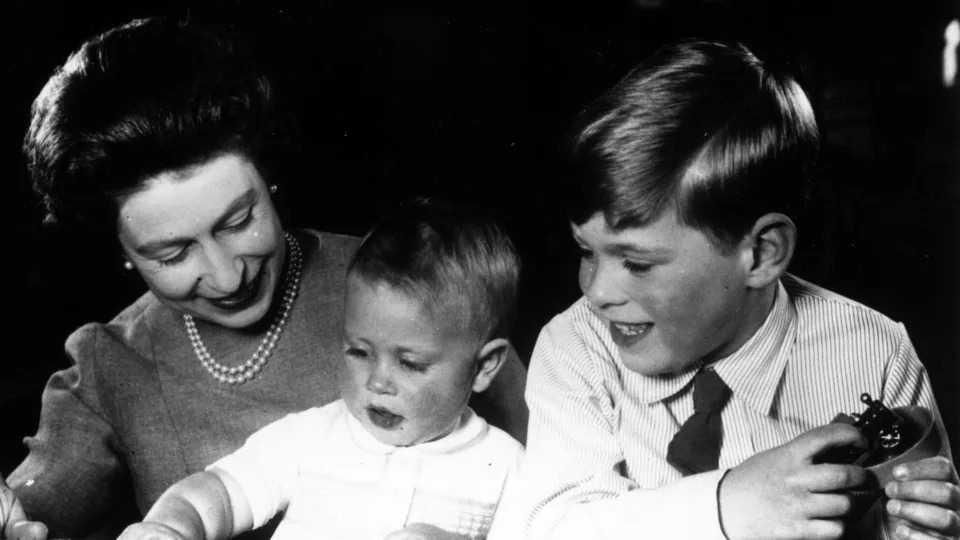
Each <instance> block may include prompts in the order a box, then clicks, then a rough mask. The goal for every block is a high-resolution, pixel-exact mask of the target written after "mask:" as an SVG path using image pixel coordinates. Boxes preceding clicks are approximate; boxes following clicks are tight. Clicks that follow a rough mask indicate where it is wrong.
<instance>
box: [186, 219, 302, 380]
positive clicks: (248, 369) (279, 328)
mask: <svg viewBox="0 0 960 540" xmlns="http://www.w3.org/2000/svg"><path fill="white" fill-rule="evenodd" d="M283 235H284V237H285V238H286V239H287V243H288V244H289V246H290V251H289V253H290V259H289V263H288V266H287V282H286V289H285V290H284V292H283V303H282V304H281V305H280V310H279V311H278V312H277V316H276V318H275V319H274V320H273V324H271V325H270V328H269V329H268V330H267V335H265V336H264V337H263V341H262V342H261V343H260V346H259V347H257V351H256V352H255V353H253V356H252V357H251V358H250V359H249V360H247V361H246V362H244V363H243V364H240V365H239V366H225V365H223V364H221V363H219V362H217V361H216V360H215V359H214V358H213V356H211V355H210V352H209V351H207V347H206V345H204V344H203V340H202V339H200V332H198V331H197V325H196V323H195V322H194V320H193V316H191V315H187V314H184V315H183V322H184V324H185V325H186V327H187V336H189V337H190V343H191V344H192V345H193V352H194V353H195V354H196V355H197V358H198V359H199V360H200V363H201V364H203V367H204V368H206V370H207V372H209V373H210V374H211V375H213V376H214V378H216V379H217V380H218V381H220V382H222V383H227V384H243V383H245V382H247V381H249V380H250V379H252V378H253V376H254V375H256V374H257V373H259V372H260V370H261V369H263V366H264V365H265V364H266V363H267V358H268V357H269V356H270V353H271V352H273V349H274V347H276V346H277V342H278V341H280V333H281V332H283V327H284V325H286V324H287V319H288V318H289V317H290V311H291V310H292V309H293V302H294V300H296V298H297V293H298V292H299V290H300V269H301V265H302V262H303V260H302V258H301V256H300V244H298V243H297V239H296V238H294V237H293V235H291V234H290V233H287V232H284V233H283Z"/></svg>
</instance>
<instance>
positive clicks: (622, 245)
mask: <svg viewBox="0 0 960 540" xmlns="http://www.w3.org/2000/svg"><path fill="white" fill-rule="evenodd" d="M605 247H606V248H607V250H609V251H610V252H612V253H616V254H618V255H622V254H624V253H642V254H649V255H666V254H668V253H673V251H672V250H670V249H666V248H644V247H640V246H638V245H636V244H630V243H627V242H618V243H614V244H609V245H607V246H605Z"/></svg>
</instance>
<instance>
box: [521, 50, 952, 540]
mask: <svg viewBox="0 0 960 540" xmlns="http://www.w3.org/2000/svg"><path fill="white" fill-rule="evenodd" d="M817 147H818V135H817V128H816V124H815V121H814V116H813V112H812V110H811V107H810V103H809V101H808V100H807V98H806V96H805V95H804V93H803V91H802V90H801V89H800V87H799V86H798V85H797V83H796V82H794V81H793V80H791V79H789V78H787V77H783V76H780V75H777V74H774V73H771V72H769V71H768V70H767V69H766V68H765V67H764V66H763V64H762V63H761V62H760V61H759V60H757V58H756V57H754V56H753V55H752V54H751V53H750V52H749V51H747V50H746V49H744V48H742V47H735V46H726V45H722V44H716V43H704V42H685V43H681V44H677V45H672V46H668V47H665V48H663V49H661V50H660V51H659V52H658V53H656V54H655V55H653V56H652V57H651V58H650V59H649V60H648V61H646V62H645V63H643V64H641V65H640V66H639V67H638V68H637V69H635V70H634V71H632V72H631V73H630V74H629V75H628V76H627V77H626V78H625V79H624V80H623V81H622V82H620V83H619V84H618V85H617V86H615V87H614V88H613V89H612V90H610V91H609V92H608V93H607V94H606V95H605V96H603V97H602V98H600V99H599V100H598V101H597V102H595V103H594V104H593V105H592V106H591V107H588V108H587V110H586V111H585V112H584V117H583V123H582V125H581V127H580V129H579V130H578V132H577V134H576V136H575V137H574V146H573V149H572V154H571V156H572V160H571V163H570V167H569V171H570V176H571V182H570V185H571V186H572V190H571V192H569V193H568V196H567V197H566V200H567V201H569V204H570V207H569V208H568V211H569V217H570V220H571V228H572V232H573V236H574V238H575V240H576V241H577V242H578V243H579V245H580V246H581V248H582V249H583V256H582V260H581V264H580V276H579V280H580V286H581V289H582V291H583V293H584V297H583V298H582V299H580V300H579V301H577V302H576V303H574V304H573V306H571V307H570V308H569V309H567V310H566V311H565V312H563V313H561V314H560V315H558V316H557V317H556V318H554V319H553V320H552V321H551V322H550V323H549V324H548V325H547V326H546V327H545V328H544V330H543V331H542V333H541V335H540V337H539V340H538V342H537V345H536V347H535V349H534V353H533V357H532V360H531V365H530V375H529V379H528V385H527V402H528V405H529V407H530V427H529V431H528V438H527V454H526V458H525V460H524V463H525V464H524V466H523V472H522V473H521V476H522V477H524V479H525V482H524V484H525V485H526V487H527V489H528V490H529V496H530V498H531V500H530V501H529V507H528V508H527V515H528V520H527V526H528V533H529V536H530V537H531V538H535V539H542V538H549V539H551V540H554V539H562V538H571V539H577V540H585V539H591V538H658V539H663V538H685V539H687V538H698V539H701V540H703V539H711V538H716V539H718V540H722V539H724V538H728V539H729V540H740V539H747V538H837V537H838V536H840V535H841V534H843V532H844V529H845V527H852V524H853V523H854V518H853V517H852V512H853V509H852V506H853V504H852V503H853V502H854V500H853V498H852V496H851V493H850V492H849V491H847V490H848V489H849V488H856V487H858V486H861V485H862V484H863V483H864V482H865V481H866V480H867V474H866V472H865V469H863V468H861V467H854V466H852V465H841V464H818V463H817V459H818V456H819V455H820V454H821V452H822V451H825V450H827V449H830V448H833V447H843V446H848V445H857V444H861V445H862V444H863V443H864V441H862V440H861V437H860V435H859V434H858V432H857V430H856V429H854V428H853V427H852V426H849V425H841V424H833V425H828V424H829V423H830V422H831V420H832V419H833V418H834V417H835V415H837V414H838V413H840V412H847V413H849V412H859V411H861V410H863V404H862V403H860V401H859V399H860V395H861V394H862V393H864V392H868V393H870V394H871V395H872V396H874V397H875V398H879V399H881V400H882V401H883V403H885V404H886V405H887V406H889V407H891V408H893V407H898V406H905V405H921V406H924V407H926V408H928V409H930V410H931V411H932V412H933V415H934V417H935V422H936V428H937V429H938V430H939V431H940V434H941V439H942V441H943V445H942V448H941V449H940V454H941V457H933V458H929V459H923V460H918V461H916V462H912V463H907V464H905V466H903V467H901V468H899V470H898V471H897V472H896V473H895V474H896V480H897V481H894V482H891V483H890V484H889V485H887V486H885V488H886V495H887V496H888V497H889V502H888V503H887V504H886V506H885V509H886V511H887V513H888V514H889V516H888V517H889V518H890V523H889V526H887V525H884V526H881V525H880V524H879V523H877V522H875V521H872V522H869V524H868V525H867V526H868V528H869V531H868V534H869V535H870V536H873V535H874V534H878V535H879V534H880V533H881V532H883V531H881V529H883V528H887V529H888V532H891V533H892V532H893V531H894V530H895V532H896V534H898V535H900V537H901V538H907V537H908V534H910V531H914V532H919V531H924V530H926V531H929V532H932V533H938V534H942V535H943V536H947V537H955V535H956V534H957V532H958V527H960V525H958V523H960V522H958V516H957V512H958V505H960V491H958V488H957V474H956V470H955V469H954V466H953V464H952V463H951V461H950V460H949V457H950V449H949V447H948V445H947V438H946V435H945V434H944V433H943V432H942V430H943V426H942V422H941V421H940V418H939V414H938V412H937V408H936V404H935V402H934V399H933V396H932V394H931V390H930V384H929V380H928V378H927V375H926V372H925V370H924V368H923V366H922V365H921V364H920V362H919V361H918V360H917V357H916V353H915V352H914V349H913V346H912V345H911V343H910V341H909V339H908V338H907V334H906V331H905V329H904V327H903V326H902V325H900V324H897V323H894V322H892V321H890V320H889V319H887V318H886V317H884V316H883V315H881V314H879V313H876V312H874V311H872V310H870V309H869V308H867V307H864V306H862V305H860V304H857V303H855V302H852V301H850V300H848V299H845V298H843V297H840V296H838V295H836V294H833V293H831V292H829V291H826V290H823V289H821V288H819V287H816V286H814V285H812V284H809V283H806V282H804V281H802V280H800V279H797V278H795V277H793V276H790V275H789V274H786V273H785V272H786V269H787V266H788V264H789V263H790V259H791V257H792V255H793V250H794V246H795V243H796V234H797V232H796V227H795V225H794V222H793V221H792V219H791V216H795V214H796V212H797V210H798V209H799V208H800V207H801V205H802V204H803V201H804V199H805V184H806V181H807V178H808V174H809V172H810V171H811V170H812V168H813V162H814V159H815V156H816V153H817ZM698 430H699V431H698ZM685 443H686V444H685ZM681 471H683V472H681ZM848 516H849V517H848ZM890 529H892V530H890ZM847 532H850V531H849V530H848V531H847ZM909 537H910V538H913V536H909ZM937 537H938V538H940V537H941V536H937Z"/></svg>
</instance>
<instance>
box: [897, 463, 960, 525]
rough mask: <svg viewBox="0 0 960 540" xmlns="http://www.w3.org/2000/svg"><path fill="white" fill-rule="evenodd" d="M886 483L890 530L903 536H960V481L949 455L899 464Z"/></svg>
mask: <svg viewBox="0 0 960 540" xmlns="http://www.w3.org/2000/svg"><path fill="white" fill-rule="evenodd" d="M893 477H894V480H893V481H892V482H890V483H888V484H887V485H886V487H885V488H884V492H885V494H886V495H887V497H889V499H890V500H889V501H887V504H886V507H885V509H886V514H887V517H888V524H889V526H890V530H892V531H893V533H894V534H895V535H896V537H897V538H899V539H901V540H909V539H915V538H923V539H926V538H935V539H939V538H957V537H958V536H960V487H958V484H960V481H958V478H957V469H956V467H955V466H954V465H953V463H951V462H950V460H948V459H947V458H945V457H943V456H937V457H932V458H927V459H921V460H918V461H912V462H910V463H904V464H901V465H898V466H897V467H896V468H895V469H894V471H893Z"/></svg>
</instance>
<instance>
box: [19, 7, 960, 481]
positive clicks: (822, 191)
mask: <svg viewBox="0 0 960 540" xmlns="http://www.w3.org/2000/svg"><path fill="white" fill-rule="evenodd" d="M133 4H135V3H133V2H127V3H119V2H118V3H116V4H113V3H106V4H103V3H102V4H99V5H98V4H96V3H93V2H68V1H60V0H58V1H53V2H32V3H29V4H28V3H25V2H21V3H14V4H13V6H12V7H10V6H8V7H7V8H6V9H5V12H4V19H5V22H6V24H5V25H4V27H5V28H4V31H3V34H4V35H3V38H2V39H4V40H5V41H9V43H3V47H2V48H0V50H2V51H3V55H4V59H3V64H2V65H4V66H5V68H6V69H5V70H4V71H5V76H4V77H3V83H2V84H3V86H4V88H5V89H6V92H5V95H6V96H7V101H8V103H7V106H6V108H5V109H6V112H5V114H4V121H3V123H2V127H0V133H2V140H0V167H2V169H0V171H2V177H3V179H4V181H6V182H7V183H8V187H9V189H8V191H7V194H6V196H5V199H4V200H5V201H8V202H7V204H5V205H3V208H4V210H5V211H4V212H3V213H2V215H3V216H4V218H5V223H4V231H5V232H4V233H3V235H2V237H3V238H4V239H5V243H4V247H3V249H4V251H3V256H2V260H3V267H4V269H5V272H7V274H6V279H5V280H4V281H5V284H6V290H7V292H8V297H9V298H10V299H9V300H8V301H7V302H6V307H7V317H6V319H7V321H8V323H7V332H8V338H7V340H6V342H7V347H6V354H5V355H3V357H2V360H0V362H2V363H0V418H2V421H3V428H2V429H0V473H8V472H9V471H10V470H11V469H12V468H13V467H14V466H15V464H16V463H18V462H19V460H20V459H21V458H22V457H23V455H24V452H23V447H22V446H21V445H20V440H21V439H22V437H23V436H25V435H29V434H32V433H33V432H34V430H35V428H36V424H37V416H38V412H39V402H40V392H41V390H42V388H43V384H44V382H45V380H46V378H47V377H48V376H49V374H50V373H51V372H52V371H53V370H55V369H59V368H63V367H65V366H66V365H67V361H66V358H65V357H64V356H63V353H62V348H63V341H64V339H65V338H66V336H67V335H68V333H69V332H70V331H72V330H73V329H75V328H76V327H78V326H79V325H80V324H82V323H83V322H85V321H89V320H101V321H105V320H108V319H110V318H111V317H112V316H113V315H114V314H115V313H116V312H118V311H119V310H120V309H121V308H122V307H124V306H125V305H126V304H127V303H129V302H130V301H131V300H132V299H133V298H135V297H136V296H138V295H139V294H140V293H141V292H142V291H143V285H142V283H141V282H140V281H139V279H138V278H136V277H134V276H130V275H127V274H126V273H125V272H124V271H123V270H122V267H121V260H120V259H119V257H116V258H109V257H107V258H105V257H103V256H102V254H101V252H100V250H97V249H95V248H94V247H93V246H95V245H97V244H99V243H102V242H103V241H104V239H100V238H77V237H71V236H70V235H69V234H54V233H52V232H50V231H48V230H45V229H44V228H43V227H41V225H40V221H41V217H42V216H41V213H40V211H39V207H38V204H37V201H36V199H35V198H34V197H33V196H32V194H31V192H30V187H29V183H28V182H27V180H26V178H25V174H24V165H23V160H22V157H21V156H20V153H19V145H20V140H21V138H22V135H23V132H24V130H25V128H26V126H27V121H28V110H29V105H30V103H31V101H32V100H33V98H34V96H35V95H36V94H37V92H38V91H39V90H40V88H41V87H42V85H43V84H44V82H45V81H46V78H47V77H48V76H49V75H50V73H51V72H52V70H53V69H54V67H55V66H56V65H58V64H60V63H62V61H63V60H64V59H65V58H66V56H67V55H68V54H69V53H70V52H71V51H73V50H74V49H75V48H76V47H77V46H78V45H79V44H80V43H81V42H82V40H83V39H85V38H87V37H89V36H90V35H92V34H94V33H96V32H100V31H103V30H105V29H107V28H109V27H111V26H114V25H116V24H119V23H122V22H125V21H127V20H129V19H130V18H133V17H142V16H148V15H168V16H171V17H174V18H177V19H187V18H189V19H190V20H195V21H198V22H217V23H224V24H227V25H228V26H230V27H231V28H232V29H233V31H235V32H236V33H237V34H238V35H239V36H240V37H241V38H242V40H244V42H246V43H249V44H251V45H252V46H253V50H254V53H255V54H256V55H257V56H258V57H260V58H262V59H264V60H266V61H268V62H269V64H270V65H271V66H272V68H273V70H274V71H275V73H276V75H277V77H278V79H279V80H280V83H281V87H282V88H281V89H282V91H283V92H285V95H286V96H287V97H288V98H289V99H290V104H291V106H293V107H294V108H295V110H296V111H297V114H298V118H299V123H300V127H301V130H302V135H303V148H304V151H303V156H302V157H303V160H302V172H301V174H300V175H299V177H298V178H294V179H291V180H290V181H288V183H287V184H288V185H287V187H286V188H285V190H286V192H287V193H286V195H287V200H288V201H289V211H290V213H289V216H288V224H290V225H295V226H308V227H314V228H318V229H323V230H330V231H337V232H347V233H354V234H360V233H362V232H363V231H364V230H365V229H366V227H367V226H368V225H370V224H371V223H372V221H373V220H374V219H375V218H376V216H377V215H378V212H379V211H380V209H381V208H382V207H383V206H384V205H385V204H387V203H389V202H390V201H392V200H395V199H396V198H397V197H400V196H407V195H413V194H431V195H440V196H444V197H447V198H450V199H454V200H467V201H471V202H479V203H482V204H485V205H489V206H493V207H495V208H496V209H498V211H499V213H500V216H501V218H502V219H503V220H504V221H505V222H506V224H507V226H508V228H509V229H510V232H511V233H512V234H513V235H514V237H515V240H516V243H517V245H518V247H519V249H520V251H521V254H522V256H523V258H524V263H525V269H524V272H525V274H524V284H523V285H524V288H523V293H522V298H521V305H520V310H521V320H520V324H519V325H518V328H517V331H516V335H515V341H516V344H517V347H518V349H519V350H520V352H521V354H522V355H523V356H524V358H526V357H528V355H529V352H530V350H531V349H532V347H533V342H534V340H535V339H536V334H537V332H538V330H539V329H540V327H541V326H542V325H543V324H545V323H546V322H547V321H548V320H549V318H550V317H551V316H553V315H554V314H555V313H557V312H559V311H561V310H562V309H564V308H565V307H566V306H568V305H569V304H570V303H571V302H572V301H573V300H574V299H575V298H576V297H577V296H578V294H579V291H578V289H577V286H576V279H575V272H576V264H577V255H576V250H575V249H574V245H573V243H572V241H570V240H569V238H568V236H569V233H568V228H567V225H566V223H565V221H564V218H563V215H562V214H561V213H560V212H559V210H558V204H557V202H556V201H557V198H558V196H559V195H558V193H557V192H556V190H555V187H554V186H555V185H556V180H555V179H556V175H557V171H556V169H555V165H554V164H555V157H556V156H557V151H558V147H559V145H560V143H561V141H562V138H563V135H564V134H565V133H566V131H567V129H568V126H569V125H570V121H571V119H572V117H573V116H574V114H576V112H577V111H578V109H579V108H580V107H582V106H583V105H584V104H585V103H586V102H587V101H589V100H590V99H591V98H593V97H595V96H596V95H598V94H599V93H600V92H601V91H602V90H604V89H606V88H607V87H609V86H610V85H612V84H613V83H614V82H616V81H617V80H618V79H619V78H620V77H621V76H623V75H624V74H625V73H626V71H627V69H628V68H629V67H630V66H632V65H633V64H634V63H636V62H637V61H638V60H640V59H641V58H643V57H644V56H645V55H647V54H649V53H650V52H652V51H653V50H654V49H655V48H656V47H657V46H658V45H660V44H662V43H664V42H665V41H668V40H672V39H675V38H681V37H691V36H700V37H707V38H722V39H736V40H740V41H743V42H744V43H745V44H747V45H748V46H749V47H750V48H751V49H753V50H754V52H756V53H757V54H758V55H759V56H760V57H761V58H763V59H766V60H768V61H770V62H773V63H776V64H778V65H782V66H785V67H786V68H787V69H789V70H791V71H792V72H793V73H794V74H795V75H796V76H797V77H798V79H799V80H800V81H801V83H802V84H803V85H804V87H805V88H806V90H807V91H808V92H809V94H810V96H811V98H812V100H813V102H814V107H815V109H816V110H817V114H818V117H819V121H820V127H821V131H822V134H823V139H824V143H825V144H824V147H825V150H824V156H823V165H822V171H821V174H820V175H819V179H820V180H819V184H818V189H817V194H818V201H817V202H818V206H817V207H816V208H817V210H815V211H813V212H811V213H810V214H809V215H807V216H805V217H804V218H803V219H801V220H800V227H801V238H800V240H801V245H800V249H799V251H798V253H797V256H796V259H795V262H794V265H793V267H792V271H793V272H794V273H796V274H798V275H800V276H801V277H804V278H807V279H809V280H812V281H814V282H816V283H818V284H820V285H823V286H826V287H828V288H830V289H832V290H834V291H836V292H839V293H841V294H844V295H846V296H848V297H851V298H853V299H855V300H858V301H860V302H862V303H864V304H866V305H868V306H870V307H873V308H875V309H878V310H880V311H882V312H883V313H885V314H887V315H888V316H890V317H891V318H893V319H895V320H898V321H902V322H903V323H904V324H906V326H907V329H908V331H909V333H910V335H911V338H912V340H913V342H914V345H915V347H916V349H917V351H918V353H919V355H920V358H921V359H922V360H923V361H924V362H925V364H926V365H927V367H928V370H929V372H930V375H931V378H932V381H933V386H934V391H935V394H936V396H937V399H938V402H939V404H940V408H941V413H942V414H943V417H944V420H945V422H946V423H947V428H948V430H949V431H950V433H951V438H952V444H953V448H954V451H957V449H958V448H960V411H958V407H957V402H958V381H960V377H958V367H957V366H958V351H960V347H958V345H960V339H958V332H957V330H958V326H960V317H958V306H960V297H958V284H960V278H958V270H960V265H958V251H960V249H958V247H960V222H958V221H960V220H958V210H960V157H958V154H960V98H958V96H960V92H958V88H957V87H956V86H954V87H953V88H952V89H946V88H945V87H944V85H943V83H942V81H941V67H940V66H941V58H942V51H943V47H944V39H943V36H944V29H945V28H946V26H947V24H948V22H949V21H950V20H951V19H953V18H956V17H957V16H958V14H957V13H956V9H957V6H956V2H955V0H928V1H925V2H900V3H893V2H891V3H878V2H870V1H861V2H856V1H837V2H831V1H826V0H820V1H806V2H797V1H780V2H764V1H750V2H747V1H733V0H730V1H723V0H719V1H682V0H673V1H671V0H662V1H655V0H646V1H643V0H635V1H626V0H623V1H611V2H595V1H583V2H578V3H563V2H550V1H542V2H532V1H531V2H521V1H517V2H496V1H486V2H476V3H466V2H464V3H461V2H436V3H433V4H431V3H427V2H422V1H417V2H380V3H378V2H369V1H364V2H349V1H342V2H341V1H317V2H314V3H313V5H312V7H309V8H305V7H300V6H299V5H297V4H291V3H288V2H284V1H282V0H272V1H267V0H260V1H257V2H245V1H230V2H228V1H220V2H207V3H197V2H183V1H180V2H162V3H161V2H142V3H139V4H137V5H133ZM768 4H770V5H768ZM838 412H840V411H838ZM844 412H852V411H844Z"/></svg>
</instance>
